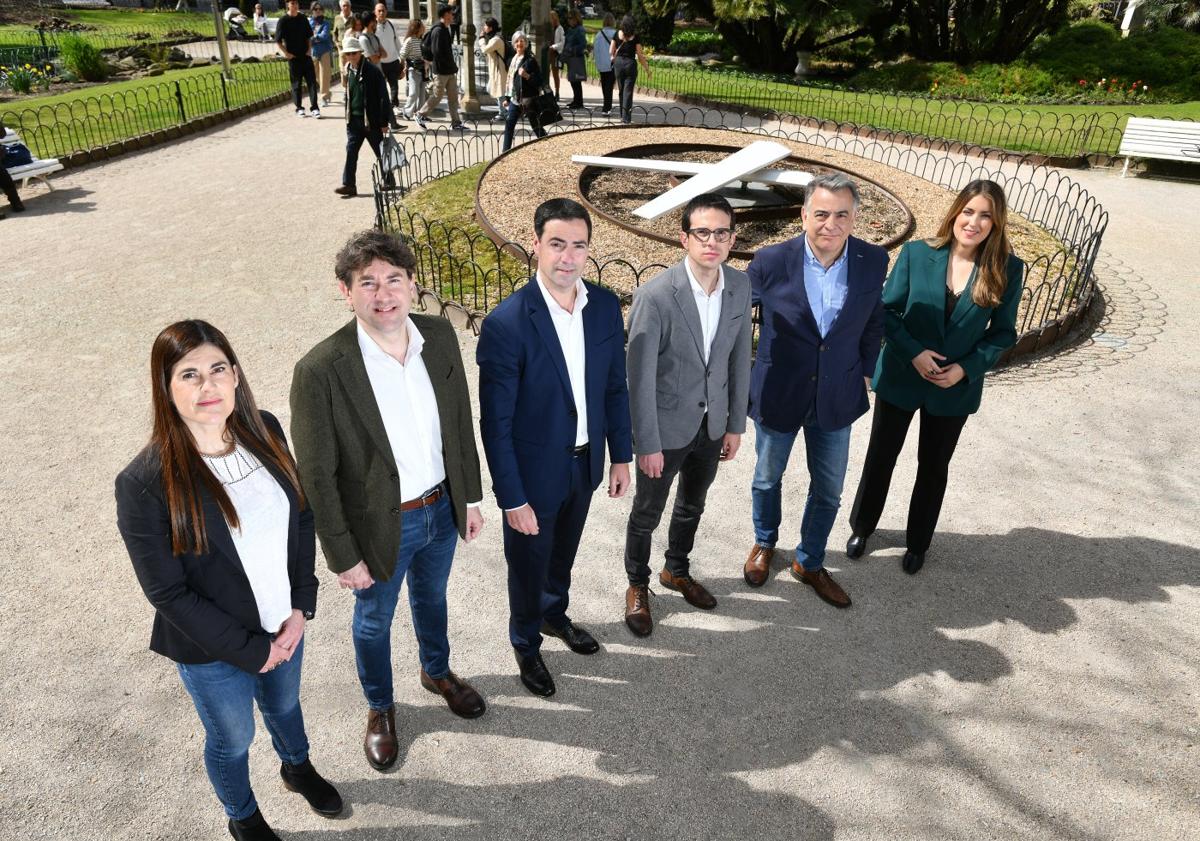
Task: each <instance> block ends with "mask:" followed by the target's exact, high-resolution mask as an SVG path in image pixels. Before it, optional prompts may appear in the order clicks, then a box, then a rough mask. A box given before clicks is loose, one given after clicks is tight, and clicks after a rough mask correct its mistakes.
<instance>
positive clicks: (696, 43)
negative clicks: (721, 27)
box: [663, 29, 725, 55]
mask: <svg viewBox="0 0 1200 841" xmlns="http://www.w3.org/2000/svg"><path fill="white" fill-rule="evenodd" d="M724 47H725V40H724V39H723V38H722V37H721V36H720V35H718V34H717V33H716V32H710V31H708V30H703V29H679V30H676V32H675V34H674V35H673V36H671V43H669V44H667V46H666V49H664V50H663V52H665V53H667V54H668V55H704V54H705V53H719V52H721V51H722V50H723V49H724Z"/></svg>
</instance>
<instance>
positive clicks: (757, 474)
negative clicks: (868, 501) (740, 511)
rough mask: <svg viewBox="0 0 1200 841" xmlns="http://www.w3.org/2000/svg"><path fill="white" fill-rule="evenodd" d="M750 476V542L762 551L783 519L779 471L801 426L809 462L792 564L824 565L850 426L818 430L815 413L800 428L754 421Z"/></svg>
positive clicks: (776, 534)
mask: <svg viewBox="0 0 1200 841" xmlns="http://www.w3.org/2000/svg"><path fill="white" fill-rule="evenodd" d="M754 430H755V435H754V450H755V453H756V454H757V456H758V461H757V462H756V463H755V465H754V480H753V482H752V483H751V485H750V499H751V519H752V520H753V521H754V541H755V543H757V544H758V545H759V546H761V547H763V548H764V549H773V548H775V543H776V541H778V540H779V523H780V522H781V520H782V518H783V512H782V510H781V509H782V499H783V473H784V471H785V470H786V469H787V464H788V457H789V456H790V455H791V452H792V445H793V444H795V442H796V437H797V436H798V435H799V434H800V432H801V430H803V432H804V449H805V456H806V460H807V462H808V475H809V483H808V498H807V499H806V501H805V503H804V516H803V517H802V518H801V520H800V545H799V546H797V547H796V562H797V563H799V564H800V566H802V567H803V568H804V569H806V570H808V571H809V572H815V571H816V570H819V569H821V568H822V567H823V566H824V565H825V544H826V543H827V542H828V541H829V533H830V532H831V531H833V524H834V522H835V520H836V519H837V512H838V508H839V507H840V506H841V502H842V485H843V484H844V483H845V480H846V466H847V464H848V463H849V461H850V427H849V426H844V427H842V428H841V429H835V430H822V429H818V428H817V426H816V413H815V412H812V411H810V412H809V414H808V416H807V417H806V418H805V422H804V425H803V426H802V427H801V430H796V431H794V432H778V431H776V430H773V429H769V428H767V427H765V426H763V425H762V424H761V423H758V422H757V421H756V422H755V424H754Z"/></svg>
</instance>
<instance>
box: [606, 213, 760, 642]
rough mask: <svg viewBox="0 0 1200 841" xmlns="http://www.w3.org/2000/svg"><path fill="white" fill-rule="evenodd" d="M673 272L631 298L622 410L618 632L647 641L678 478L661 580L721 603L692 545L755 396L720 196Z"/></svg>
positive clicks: (744, 302) (743, 288)
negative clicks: (624, 498) (625, 504)
mask: <svg viewBox="0 0 1200 841" xmlns="http://www.w3.org/2000/svg"><path fill="white" fill-rule="evenodd" d="M681 223H682V224H681V228H682V230H681V232H680V234H679V244H680V245H682V246H683V248H684V251H685V252H686V254H685V256H684V258H683V260H682V261H680V262H679V263H677V264H675V265H674V266H672V267H671V268H669V269H667V270H666V271H664V272H662V273H661V274H659V275H657V276H656V277H654V278H653V279H652V280H650V282H648V283H646V284H645V285H643V286H641V287H640V288H639V289H638V290H637V291H636V292H634V295H633V311H632V314H631V316H630V325H629V355H628V365H627V367H628V372H629V404H630V412H631V414H632V415H633V449H634V453H636V455H637V465H638V471H637V490H636V492H635V494H634V498H633V510H632V511H631V512H630V514H629V526H628V528H627V530H626V536H625V572H626V575H627V576H628V577H629V589H628V590H626V592H625V624H626V625H628V626H629V629H630V630H631V631H633V633H635V634H637V635H638V636H640V637H644V636H648V635H649V634H650V632H651V631H652V630H653V627H654V623H653V619H652V618H651V616H650V604H649V584H650V565H649V562H650V538H651V535H653V533H654V529H655V528H657V526H658V523H659V520H661V519H662V514H663V509H664V508H665V507H666V504H667V497H668V496H669V495H670V492H671V485H672V484H673V483H674V481H675V477H676V476H678V477H679V490H678V491H677V492H676V494H675V507H674V510H672V512H671V525H670V528H669V530H668V533H667V551H666V568H665V569H663V571H662V572H661V573H660V574H659V576H658V580H659V582H660V583H661V584H662V585H663V586H664V587H666V588H667V589H669V590H677V591H679V592H680V593H681V594H682V595H683V597H684V599H686V600H687V602H688V604H691V605H693V606H694V607H698V608H702V609H704V610H711V609H712V608H714V607H716V605H717V600H716V599H714V598H713V596H712V594H711V593H709V592H708V590H706V589H705V588H704V585H702V584H700V582H698V581H696V580H695V579H693V578H692V576H691V570H690V563H689V560H688V556H689V554H690V553H691V551H692V545H693V543H694V542H695V539H696V529H697V527H698V526H699V525H700V516H701V515H702V514H703V513H704V502H705V498H706V497H707V495H708V488H709V486H710V485H711V484H712V482H713V479H715V478H716V475H717V466H718V464H719V463H720V462H722V461H729V460H730V459H732V458H733V457H734V456H735V455H736V454H737V451H738V446H739V445H740V444H741V440H742V433H743V432H745V431H746V408H747V401H748V399H749V394H750V279H749V278H748V277H747V276H746V275H745V273H743V272H740V271H738V270H737V269H734V268H732V267H730V266H726V265H724V263H725V260H726V258H728V257H729V251H730V249H731V248H733V244H734V242H735V241H736V239H737V238H736V236H735V234H734V232H733V225H734V220H733V208H732V207H730V205H729V202H728V201H726V200H725V199H724V198H723V197H722V196H719V195H717V194H715V193H706V194H704V195H701V196H697V197H696V198H694V199H692V200H691V202H689V203H688V205H687V207H685V208H684V210H683V218H682V220H681Z"/></svg>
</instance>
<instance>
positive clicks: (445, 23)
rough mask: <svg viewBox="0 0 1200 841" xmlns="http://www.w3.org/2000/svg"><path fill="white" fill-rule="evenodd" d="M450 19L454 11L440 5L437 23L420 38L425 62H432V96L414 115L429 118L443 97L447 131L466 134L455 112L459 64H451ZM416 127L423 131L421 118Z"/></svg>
mask: <svg viewBox="0 0 1200 841" xmlns="http://www.w3.org/2000/svg"><path fill="white" fill-rule="evenodd" d="M453 20H454V9H452V8H451V7H450V6H439V7H438V22H437V23H436V24H434V26H433V27H432V28H431V29H430V30H429V31H428V32H427V33H425V37H424V38H423V39H421V54H422V55H423V56H424V57H425V60H426V61H429V62H432V63H433V95H432V96H431V97H430V98H429V101H428V102H426V103H425V107H424V108H422V109H421V110H420V111H418V112H417V114H418V116H419V117H428V116H429V114H430V112H431V111H433V109H434V108H437V107H438V104H439V103H441V101H442V97H443V96H444V97H446V107H447V108H448V109H449V111H450V128H451V129H452V130H454V131H468V130H469V129H468V128H467V127H466V126H465V125H463V121H462V117H461V116H460V115H459V113H458V65H457V64H456V63H455V61H454V37H453V36H452V35H451V34H450V24H451V22H452V21H453ZM417 124H418V125H420V126H421V128H425V121H424V120H423V119H419V120H417Z"/></svg>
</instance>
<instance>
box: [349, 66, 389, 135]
mask: <svg viewBox="0 0 1200 841" xmlns="http://www.w3.org/2000/svg"><path fill="white" fill-rule="evenodd" d="M354 72H355V71H354V70H347V71H346V73H347V75H348V74H350V73H354ZM357 72H358V73H359V74H360V75H359V79H358V82H357V83H356V84H359V85H362V88H363V110H364V112H365V113H364V115H363V116H364V117H365V118H366V120H367V127H368V128H370V129H371V130H372V131H383V129H384V128H385V127H387V126H390V127H392V128H399V127H400V124H399V123H397V122H396V115H395V114H394V113H392V101H391V99H390V98H389V96H390V95H389V93H388V86H387V79H386V78H384V75H383V71H382V70H380V69H379V68H378V67H376V66H375V65H374V64H372V63H371V62H369V61H367V60H366V59H365V58H364V59H363V60H362V61H360V62H359V63H358V71H357ZM346 122H350V107H349V106H348V105H347V107H346Z"/></svg>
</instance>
